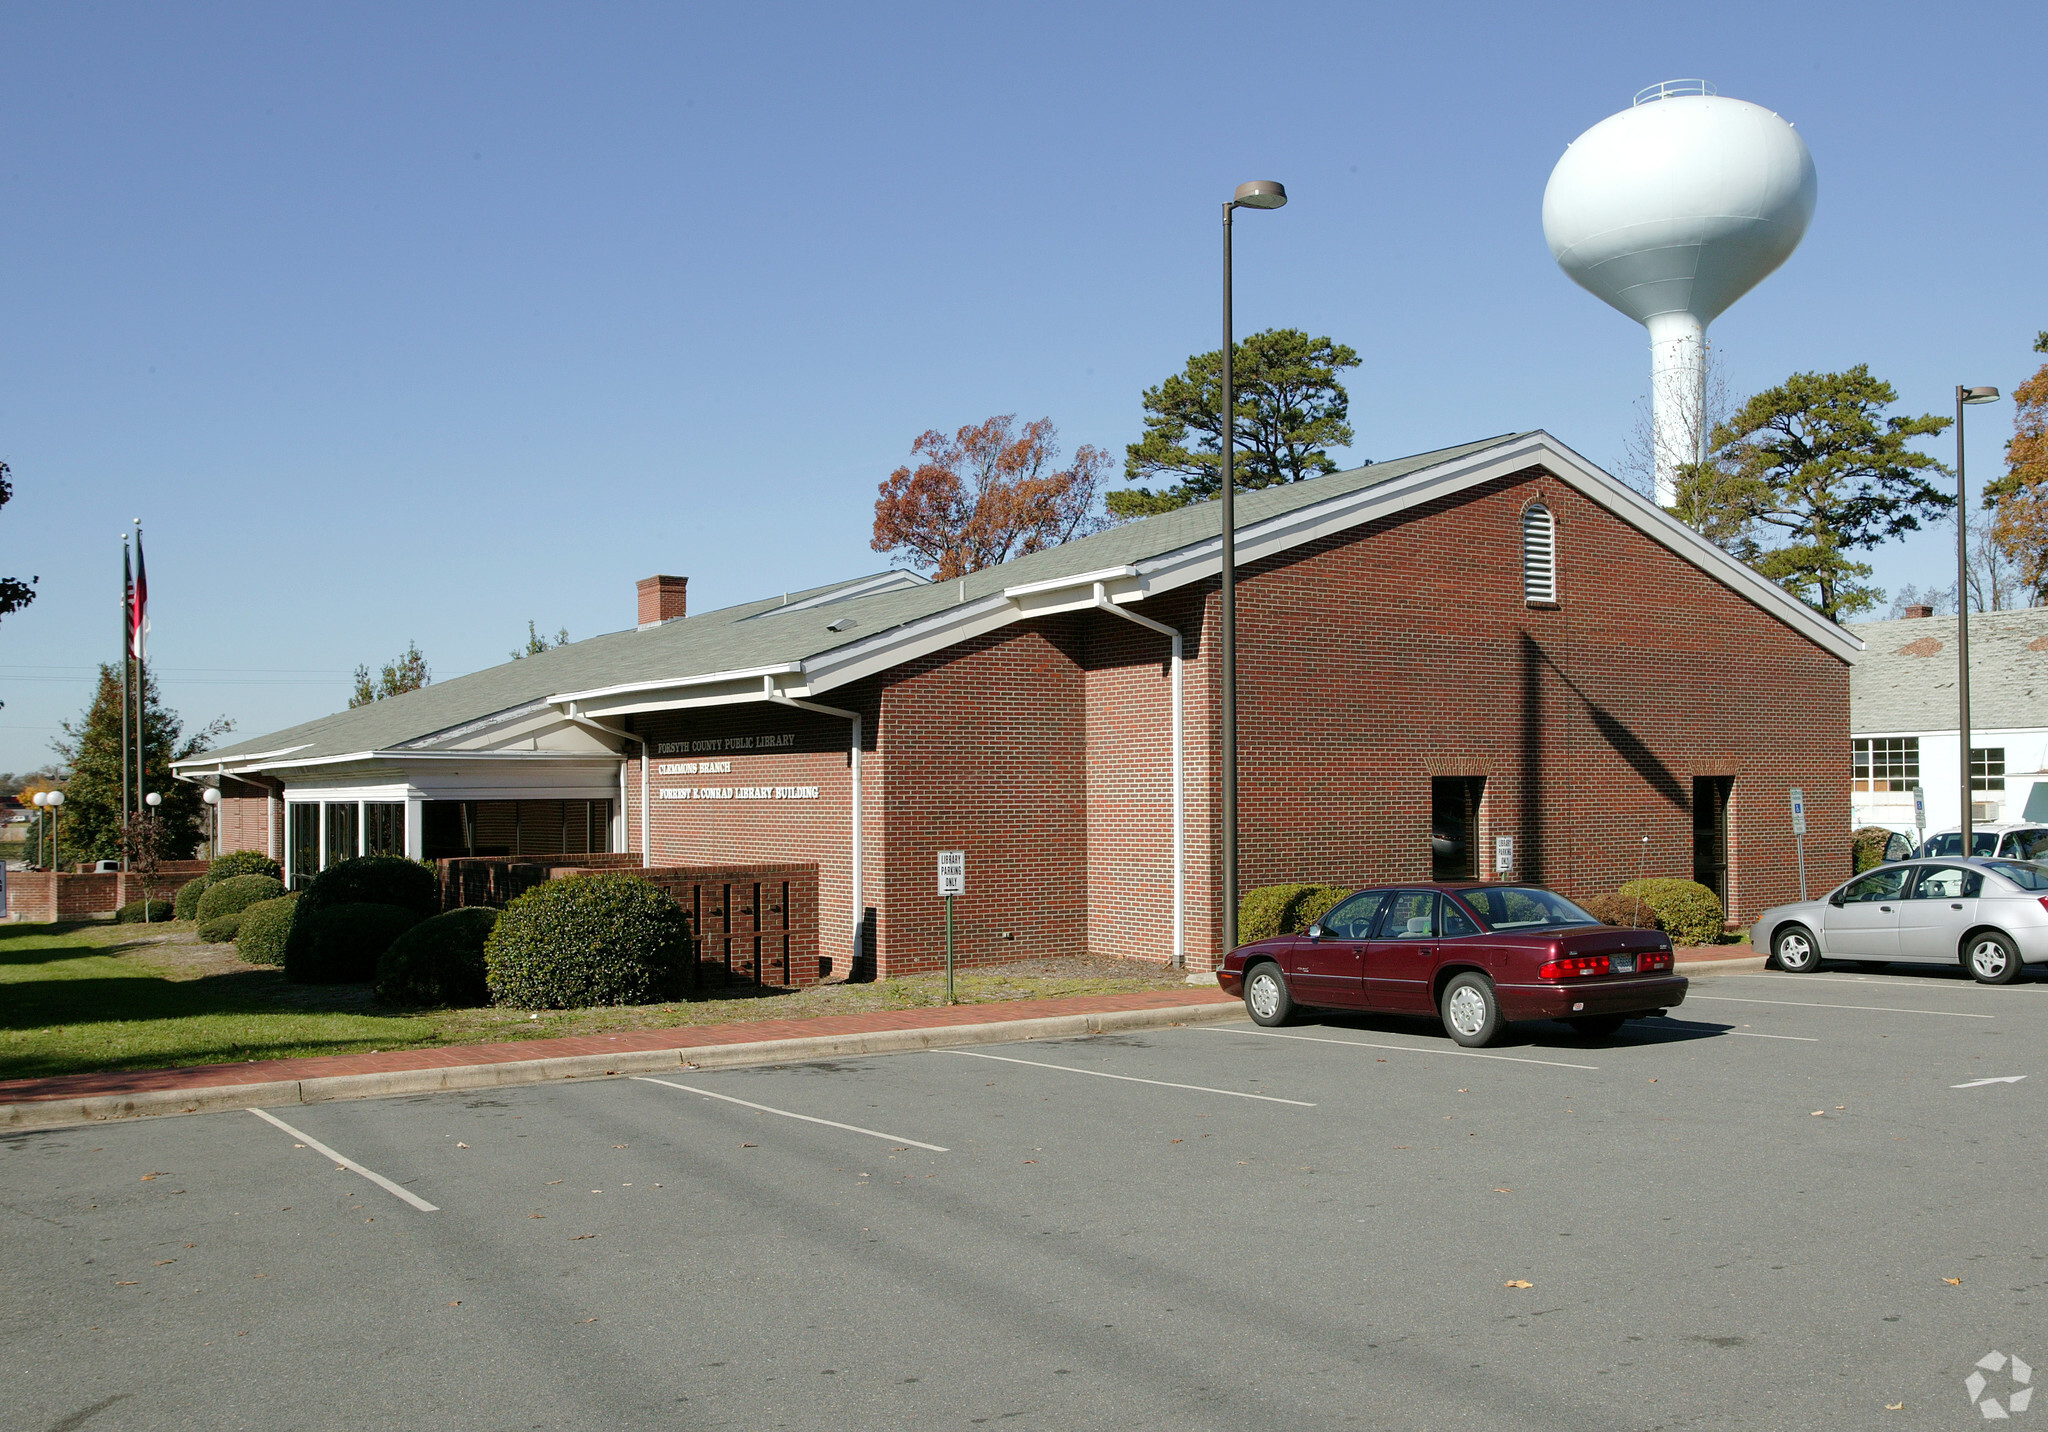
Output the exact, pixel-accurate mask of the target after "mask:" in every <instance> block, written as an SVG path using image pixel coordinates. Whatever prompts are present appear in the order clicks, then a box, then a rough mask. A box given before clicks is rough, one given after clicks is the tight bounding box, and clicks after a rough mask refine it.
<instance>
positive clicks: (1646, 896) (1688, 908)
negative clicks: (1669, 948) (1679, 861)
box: [1614, 879, 1728, 945]
mask: <svg viewBox="0 0 2048 1432" xmlns="http://www.w3.org/2000/svg"><path fill="white" fill-rule="evenodd" d="M1638 895H1640V896H1641V897H1642V901H1643V903H1644V904H1645V905H1648V906H1649V907H1650V908H1651V909H1652V910H1653V911H1655V912H1656V915H1657V923H1658V925H1659V927H1660V928H1661V929H1663V931H1664V932H1665V933H1666V934H1668V935H1669V936H1671V943H1673V944H1674V945H1718V944H1719V943H1720V942H1721V936H1722V935H1723V934H1724V933H1725V932H1726V929H1727V924H1728V916H1727V912H1726V911H1724V910H1723V909H1722V908H1721V897H1720V896H1718V895H1716V894H1715V893H1714V892H1713V891H1711V890H1709V889H1708V888H1707V887H1706V886H1704V885H1702V884H1700V883H1699V882H1698V881H1696V880H1672V879H1655V880H1631V881H1629V882H1628V884H1626V885H1624V886H1622V887H1621V889H1619V890H1617V891H1615V892H1614V898H1615V899H1617V900H1630V901H1633V900H1634V899H1635V898H1636V897H1637V896H1638Z"/></svg>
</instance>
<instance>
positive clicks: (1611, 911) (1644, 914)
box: [1579, 895, 1664, 930]
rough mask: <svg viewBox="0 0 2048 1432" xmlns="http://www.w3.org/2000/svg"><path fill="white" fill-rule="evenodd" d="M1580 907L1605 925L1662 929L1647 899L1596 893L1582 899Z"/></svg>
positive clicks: (1637, 928) (1634, 928)
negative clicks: (1591, 896) (1589, 897)
mask: <svg viewBox="0 0 2048 1432" xmlns="http://www.w3.org/2000/svg"><path fill="white" fill-rule="evenodd" d="M1579 908H1580V909H1582V910H1584V911H1585V912H1586V913H1587V914H1588V915H1591V916H1592V917H1593V918H1594V919H1596V920H1598V921H1599V922H1600V923H1601V924H1603V925H1619V926H1621V927H1622V928H1623V929H1631V930H1661V929H1663V928H1664V926H1663V925H1662V924H1660V923H1659V922H1658V920H1657V912H1656V911H1655V910H1653V909H1651V908H1650V902H1649V901H1647V900H1637V899H1632V898H1624V897H1622V896H1620V895H1595V896H1594V897H1593V898H1592V899H1590V900H1581V901H1580V902H1579Z"/></svg>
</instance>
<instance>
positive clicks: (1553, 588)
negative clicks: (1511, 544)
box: [1522, 505, 1557, 602]
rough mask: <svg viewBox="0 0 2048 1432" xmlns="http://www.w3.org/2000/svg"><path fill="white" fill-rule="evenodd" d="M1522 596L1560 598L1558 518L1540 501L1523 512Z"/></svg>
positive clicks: (1538, 599) (1543, 599)
mask: <svg viewBox="0 0 2048 1432" xmlns="http://www.w3.org/2000/svg"><path fill="white" fill-rule="evenodd" d="M1522 597H1523V599H1524V600H1525V601H1531V602H1554V601H1556V600H1557V522H1556V519H1554V518H1553V517H1551V515H1550V509H1549V508H1548V507H1544V506H1541V505H1538V506H1534V507H1531V508H1529V509H1528V510H1527V511H1526V512H1524V513H1523V514H1522Z"/></svg>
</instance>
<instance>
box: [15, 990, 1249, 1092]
mask: <svg viewBox="0 0 2048 1432" xmlns="http://www.w3.org/2000/svg"><path fill="white" fill-rule="evenodd" d="M1217 1003H1223V1004H1234V1003H1236V1001H1234V1000H1232V999H1231V998H1230V996H1228V995H1226V994H1224V993H1223V992H1222V991H1221V990H1219V989H1217V988H1215V987H1214V986H1213V985H1212V986H1208V987H1206V988H1205V987H1202V986H1197V985H1191V986H1189V987H1188V988H1187V989H1184V990H1183V989H1167V990H1142V991H1138V992H1135V993H1132V994H1099V995H1075V996H1071V997H1069V998H1066V999H1019V1000H1009V1001H1005V1002H1003V1003H1000V1004H956V1005H953V1006H952V1007H950V1008H948V1007H946V1006H943V1005H941V1006H937V1007H934V1008H928V1009H889V1010H877V1011H874V1012H873V1013H869V1014H824V1015H817V1016H815V1017H813V1018H810V1019H756V1020H748V1021H745V1022H742V1023H739V1024H702V1025H679V1026H678V1025H672V1026H670V1027H668V1028H666V1029H636V1030H627V1031H623V1032H621V1033H618V1034H586V1035H577V1036H574V1037H571V1038H567V1039H516V1040H509V1041H507V1042H505V1043H501V1044H447V1045H441V1046H438V1047H433V1048H424V1049H392V1050H386V1051H380V1052H378V1053H376V1054H325V1055H316V1056H313V1057H311V1058H306V1059H266V1060H263V1061H261V1062H252V1063H248V1064H200V1065H193V1066H191V1067H188V1068H183V1069H138V1070H132V1071H125V1072H120V1073H107V1074H66V1075H62V1076H60V1077H58V1078H55V1079H9V1080H4V1081H0V1104H16V1103H24V1102H27V1101H29V1100H34V1099H87V1098H101V1097H106V1096H108V1095H124V1094H137V1093H142V1092H144V1091H150V1090H180V1089H219V1088H224V1087H228V1086H231V1085H235V1084H264V1083H268V1082H270V1081H272V1080H276V1079H321V1078H325V1077H327V1076H329V1075H333V1074H383V1073H389V1072H391V1071H393V1070H400V1069H459V1068H464V1067H467V1066H469V1065H475V1064H512V1063H517V1062H519V1061H520V1060H525V1059H558V1058H561V1057H563V1056H566V1055H575V1054H632V1053H639V1052H642V1051H645V1050H659V1049H701V1048H704V1047H705V1046H707V1045H716V1044H755V1043H760V1042H763V1041H766V1040H771V1039H808V1038H811V1037H814V1036H817V1035H831V1034H873V1033H878V1032H881V1031H883V1030H891V1029H942V1028H946V1027H948V1026H951V1025H960V1024H1001V1023H1006V1022H1008V1021H1010V1020H1017V1019H1043V1018H1046V1017H1048V1016H1052V1015H1061V1014H1111V1013H1115V1012H1117V1011H1120V1010H1127V1009H1168V1008H1171V1007H1172V1006H1174V1005H1182V1004H1217Z"/></svg>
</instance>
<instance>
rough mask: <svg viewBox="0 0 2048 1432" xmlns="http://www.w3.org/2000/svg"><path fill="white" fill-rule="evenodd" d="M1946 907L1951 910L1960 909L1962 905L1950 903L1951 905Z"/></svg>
mask: <svg viewBox="0 0 2048 1432" xmlns="http://www.w3.org/2000/svg"><path fill="white" fill-rule="evenodd" d="M1948 908H1949V909H1951V910H1960V909H1962V908H1963V907H1962V906H1960V905H1951V906H1949V907H1948Z"/></svg>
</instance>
